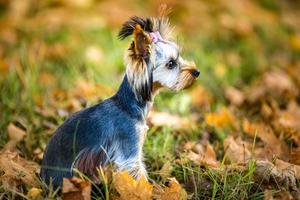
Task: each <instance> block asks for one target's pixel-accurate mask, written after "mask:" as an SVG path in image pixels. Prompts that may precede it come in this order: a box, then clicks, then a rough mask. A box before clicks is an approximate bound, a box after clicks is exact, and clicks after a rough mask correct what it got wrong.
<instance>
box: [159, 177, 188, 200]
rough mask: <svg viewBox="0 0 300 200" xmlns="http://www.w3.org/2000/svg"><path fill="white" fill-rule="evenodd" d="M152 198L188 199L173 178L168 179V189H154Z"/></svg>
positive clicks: (166, 199) (168, 199) (162, 199)
mask: <svg viewBox="0 0 300 200" xmlns="http://www.w3.org/2000/svg"><path fill="white" fill-rule="evenodd" d="M154 196H155V199H157V200H186V199H187V197H188V195H187V193H186V191H185V190H184V189H183V188H182V187H181V185H180V184H179V183H178V181H177V180H176V179H175V178H170V183H169V186H168V187H166V188H164V189H161V188H156V191H155V195H154Z"/></svg>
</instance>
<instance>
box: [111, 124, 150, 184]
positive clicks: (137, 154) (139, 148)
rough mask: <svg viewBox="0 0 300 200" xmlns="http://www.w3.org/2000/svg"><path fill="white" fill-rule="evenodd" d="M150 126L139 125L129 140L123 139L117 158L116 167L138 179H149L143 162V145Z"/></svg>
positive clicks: (129, 135)
mask: <svg viewBox="0 0 300 200" xmlns="http://www.w3.org/2000/svg"><path fill="white" fill-rule="evenodd" d="M147 130H148V126H146V125H144V124H143V125H137V126H136V130H135V131H134V133H129V134H128V138H127V137H126V138H123V140H121V143H120V145H119V146H120V149H119V150H120V152H119V153H118V156H117V157H115V161H114V163H115V165H116V166H117V168H118V170H119V171H128V173H129V174H130V175H132V176H133V177H135V178H136V179H140V178H141V177H143V176H144V177H145V178H146V179H147V178H148V175H147V170H146V168H145V165H144V162H143V144H144V140H145V138H146V134H147Z"/></svg>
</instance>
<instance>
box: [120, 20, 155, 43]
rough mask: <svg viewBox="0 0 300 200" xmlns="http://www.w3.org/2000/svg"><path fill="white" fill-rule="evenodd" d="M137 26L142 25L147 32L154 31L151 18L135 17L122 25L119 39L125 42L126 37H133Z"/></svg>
mask: <svg viewBox="0 0 300 200" xmlns="http://www.w3.org/2000/svg"><path fill="white" fill-rule="evenodd" d="M136 25H140V26H141V28H142V29H143V30H144V31H147V32H152V31H153V23H152V21H151V19H150V18H146V19H143V18H140V17H137V16H134V17H132V18H130V20H128V21H127V22H125V23H124V24H123V25H122V28H121V30H120V32H119V35H118V37H119V39H121V40H123V39H125V38H126V37H128V36H130V35H132V33H133V31H134V28H135V27H136Z"/></svg>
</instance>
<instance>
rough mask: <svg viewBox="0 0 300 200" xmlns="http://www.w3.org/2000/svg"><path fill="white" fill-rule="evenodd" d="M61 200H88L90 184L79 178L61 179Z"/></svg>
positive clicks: (89, 197)
mask: <svg viewBox="0 0 300 200" xmlns="http://www.w3.org/2000/svg"><path fill="white" fill-rule="evenodd" d="M62 193H63V200H90V199H91V183H90V182H88V181H83V180H81V179H79V178H75V177H73V178H64V179H63V187H62Z"/></svg>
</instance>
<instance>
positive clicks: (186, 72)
mask: <svg viewBox="0 0 300 200" xmlns="http://www.w3.org/2000/svg"><path fill="white" fill-rule="evenodd" d="M196 69H197V68H196V64H195V63H194V62H192V61H186V60H182V66H181V73H180V76H179V79H178V81H177V84H176V87H175V90H176V91H179V90H182V89H185V88H188V87H190V86H191V85H192V84H193V82H194V81H195V77H194V76H193V75H192V72H193V71H194V70H196Z"/></svg>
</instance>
